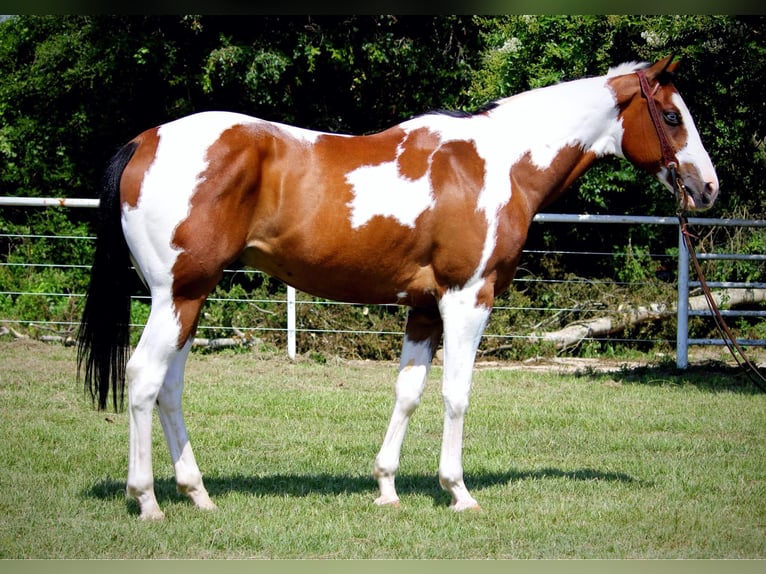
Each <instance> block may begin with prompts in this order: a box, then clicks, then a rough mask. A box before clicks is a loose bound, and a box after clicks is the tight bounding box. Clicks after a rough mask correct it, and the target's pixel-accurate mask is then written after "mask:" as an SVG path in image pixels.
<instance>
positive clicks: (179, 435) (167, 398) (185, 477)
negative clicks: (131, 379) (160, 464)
mask: <svg viewBox="0 0 766 574" xmlns="http://www.w3.org/2000/svg"><path fill="white" fill-rule="evenodd" d="M191 345H192V338H191V337H190V338H189V339H188V341H187V342H186V344H185V345H184V346H183V348H182V349H181V350H180V351H179V352H178V353H177V355H176V356H175V358H174V359H173V361H172V363H171V365H170V368H169V369H168V373H167V375H166V376H165V382H164V383H163V384H162V387H161V388H160V392H159V395H158V396H157V412H158V414H159V419H160V424H161V425H162V430H163V432H164V434H165V441H166V442H167V445H168V450H169V451H170V457H171V459H172V461H173V469H174V472H175V477H176V487H177V489H178V492H180V493H181V494H185V495H186V496H188V497H189V498H190V499H191V500H192V502H193V503H194V505H195V506H196V507H197V508H200V509H202V510H215V508H216V506H215V504H214V503H213V501H212V500H210V496H209V495H208V492H207V490H206V489H205V486H204V484H203V482H202V473H201V472H200V470H199V467H198V466H197V461H196V460H195V458H194V452H193V451H192V447H191V443H190V442H189V436H188V434H187V431H186V425H185V423H184V417H183V411H182V410H181V395H182V393H183V381H184V368H185V366H186V358H187V357H188V355H189V351H190V350H191Z"/></svg>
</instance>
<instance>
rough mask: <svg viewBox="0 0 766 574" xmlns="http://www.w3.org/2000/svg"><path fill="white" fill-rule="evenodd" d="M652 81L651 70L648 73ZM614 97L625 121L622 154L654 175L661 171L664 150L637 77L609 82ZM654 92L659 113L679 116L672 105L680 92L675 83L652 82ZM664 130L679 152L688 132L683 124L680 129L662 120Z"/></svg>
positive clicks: (633, 75) (623, 121) (620, 77)
mask: <svg viewBox="0 0 766 574" xmlns="http://www.w3.org/2000/svg"><path fill="white" fill-rule="evenodd" d="M647 78H649V71H647ZM608 83H609V85H610V86H611V88H612V90H613V91H614V93H615V95H616V96H617V102H618V107H619V110H620V112H619V114H620V117H621V118H622V125H623V129H624V132H623V133H624V136H623V139H622V152H623V154H624V155H625V157H626V158H627V159H628V160H629V161H631V162H632V163H634V164H636V165H637V166H638V167H640V168H641V169H644V170H646V171H648V172H649V173H651V174H656V173H658V172H659V171H660V169H662V167H663V166H662V151H661V149H660V141H659V138H658V137H657V132H656V130H655V127H654V124H653V123H652V119H651V117H650V116H649V114H648V113H647V105H646V100H645V99H644V97H643V96H642V95H641V89H640V87H639V82H638V76H636V74H627V75H624V76H617V77H615V78H611V79H610V80H609V81H608ZM651 87H652V89H654V88H655V87H656V88H657V89H656V90H655V91H654V94H653V96H652V97H653V98H654V100H655V102H656V105H657V110H658V111H659V112H660V114H662V112H663V111H675V112H676V113H678V114H679V116H680V111H679V110H678V109H677V108H676V106H675V104H673V101H672V96H673V94H675V93H677V90H676V89H675V87H674V86H673V85H672V84H665V85H659V86H657V82H656V80H652V81H651ZM663 128H664V130H665V134H666V135H667V137H668V140H669V142H670V145H671V146H672V147H673V149H675V150H679V149H681V148H683V147H684V146H685V145H686V140H687V139H688V133H687V131H686V128H685V127H684V125H683V124H680V125H678V126H672V125H669V124H668V123H667V122H664V121H663Z"/></svg>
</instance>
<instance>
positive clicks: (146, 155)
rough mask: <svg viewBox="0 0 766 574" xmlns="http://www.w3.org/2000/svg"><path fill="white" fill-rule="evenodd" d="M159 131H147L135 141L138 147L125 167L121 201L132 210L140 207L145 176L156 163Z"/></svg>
mask: <svg viewBox="0 0 766 574" xmlns="http://www.w3.org/2000/svg"><path fill="white" fill-rule="evenodd" d="M158 131H159V128H153V129H151V130H146V131H145V132H143V133H142V134H140V135H139V136H138V137H136V138H135V139H133V142H135V143H137V144H138V147H137V148H136V151H135V152H134V153H133V157H132V158H131V160H130V162H128V165H127V166H125V169H124V170H123V172H122V177H121V179H120V201H121V202H122V203H127V204H128V205H129V206H130V207H131V208H134V207H136V206H137V205H138V198H139V195H140V194H141V184H142V183H143V182H144V176H145V175H146V172H147V170H148V169H149V166H150V165H152V163H153V162H154V156H155V154H156V153H157V146H158V145H159V142H160V137H159V135H158Z"/></svg>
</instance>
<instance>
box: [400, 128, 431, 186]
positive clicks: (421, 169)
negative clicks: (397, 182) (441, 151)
mask: <svg viewBox="0 0 766 574" xmlns="http://www.w3.org/2000/svg"><path fill="white" fill-rule="evenodd" d="M439 141H440V140H439V136H438V134H435V133H434V132H432V131H431V130H429V129H428V128H418V129H416V130H413V131H412V132H410V133H409V134H407V138H406V139H405V140H404V141H403V142H402V146H401V147H402V152H401V154H400V155H399V161H398V168H399V174H401V175H402V176H403V177H406V178H407V179H411V180H416V179H420V178H421V177H423V176H424V175H425V174H426V172H427V171H428V158H429V157H430V156H431V154H432V153H433V151H434V148H435V147H436V146H437V145H439Z"/></svg>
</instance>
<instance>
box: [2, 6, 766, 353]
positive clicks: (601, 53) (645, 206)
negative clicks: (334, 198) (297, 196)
mask: <svg viewBox="0 0 766 574" xmlns="http://www.w3.org/2000/svg"><path fill="white" fill-rule="evenodd" d="M764 23H766V19H765V18H764V17H763V16H753V17H734V16H702V15H686V16H636V15H614V16H546V15H541V16H516V15H512V16H474V17H470V16H434V17H422V16H404V17H397V16H322V17H308V16H290V17H272V16H264V17H242V16H122V15H98V16H81V15H78V16H38V15H24V16H15V17H11V18H9V19H6V20H4V21H2V22H0V195H18V196H67V197H95V196H96V195H97V192H98V184H99V181H100V177H101V172H102V169H103V166H104V165H105V163H106V161H107V160H108V158H109V157H110V156H111V155H112V153H113V152H114V151H115V150H116V149H117V148H118V147H119V146H120V145H122V143H124V142H125V141H126V140H128V139H129V138H131V137H133V136H135V135H136V134H137V133H139V132H140V131H141V130H143V129H146V128H149V127H152V126H154V125H157V124H159V123H161V122H164V121H168V120H171V119H174V118H177V117H179V116H182V115H186V114H189V113H191V112H195V111H201V110H205V109H230V110H235V111H240V112H245V113H250V114H253V115H257V116H260V117H264V118H266V119H270V120H276V121H281V122H287V123H293V124H297V125H300V126H304V127H308V128H313V129H320V130H329V131H344V132H352V133H368V132H371V131H375V130H380V129H383V128H385V127H388V126H390V125H392V124H395V123H397V122H399V121H401V120H403V119H405V118H407V117H410V116H412V115H415V114H420V113H423V112H426V111H428V110H432V109H437V108H458V109H475V108H476V107H479V106H481V105H483V104H485V103H487V102H488V101H490V100H493V99H496V98H499V97H503V96H508V95H511V94H514V93H518V92H521V91H524V90H528V89H532V88H536V87H540V86H545V85H548V84H551V83H554V82H559V81H566V80H570V79H575V78H579V77H582V76H589V75H598V74H603V73H605V72H606V71H607V69H608V67H609V66H610V65H613V64H616V63H620V62H623V61H630V60H645V61H653V60H655V59H657V58H660V57H663V56H665V55H667V54H668V53H670V52H675V53H676V54H678V55H679V56H681V57H682V59H683V64H682V72H681V74H680V76H679V78H678V79H677V85H678V86H679V89H680V90H681V92H682V93H683V94H684V96H685V100H686V102H687V103H688V104H689V107H690V108H691V110H692V113H693V114H694V116H695V118H696V120H697V126H698V128H699V130H700V132H701V135H702V139H703V142H704V143H705V144H706V147H707V148H708V150H709V152H710V155H711V156H712V158H713V160H714V163H715V164H716V166H717V170H718V173H719V177H720V179H721V183H722V193H721V200H719V204H718V205H717V206H716V207H715V208H714V209H713V211H712V212H711V215H713V216H732V217H753V218H763V217H764V212H763V205H766V188H764V186H763V181H766V149H765V147H764V138H766V106H764V105H763V97H762V95H761V94H762V87H761V83H762V79H763V77H764V76H766V70H765V69H764V67H765V66H766V43H764V38H763V29H764ZM549 209H552V210H555V211H561V212H586V213H627V214H656V215H665V214H668V213H672V211H673V210H674V207H673V203H672V198H671V196H670V194H668V193H667V191H666V190H665V189H664V188H663V187H662V186H660V185H659V184H658V183H657V182H656V181H654V179H653V178H652V177H650V176H648V175H646V174H643V173H639V172H638V171H637V170H636V169H634V168H633V167H632V166H631V165H629V164H628V163H627V162H624V161H621V160H617V159H608V160H605V161H602V162H600V163H598V164H597V165H596V166H594V167H593V168H592V169H591V170H590V171H589V172H588V173H586V174H585V175H584V176H583V177H582V178H580V180H578V182H576V184H575V185H574V186H573V190H572V191H571V192H570V193H569V194H567V195H565V196H564V197H563V198H562V199H561V200H559V201H558V202H557V203H556V204H555V205H554V206H553V207H552V208H549ZM93 217H94V214H93V213H92V212H90V211H87V210H69V211H57V210H47V211H45V212H42V211H35V210H23V209H7V208H4V209H3V210H2V211H1V212H0V229H1V230H2V232H3V233H5V232H28V233H34V234H68V233H71V234H73V235H74V234H80V232H82V234H86V235H87V234H88V231H87V230H89V229H92V218H93ZM628 239H629V243H628ZM705 240H706V241H707V242H708V243H707V244H706V247H707V246H708V245H709V246H710V247H713V246H714V247H715V250H717V251H738V252H760V253H763V248H764V242H765V241H764V234H763V232H762V231H761V230H752V231H750V232H738V233H737V234H736V235H735V234H733V232H730V230H727V229H722V230H716V231H715V232H714V233H712V234H711V235H710V236H709V237H707V238H705ZM65 243H66V245H64V244H65ZM676 244H677V238H676V236H675V231H674V230H673V229H672V228H669V227H668V228H665V227H664V226H643V227H637V228H635V229H631V231H630V233H629V235H628V237H626V236H625V234H624V230H623V229H621V228H620V227H619V226H614V227H611V226H597V227H596V228H594V227H581V226H574V225H553V226H549V225H546V226H542V227H541V226H534V225H533V227H532V229H531V230H530V234H529V239H528V244H527V247H528V248H529V249H531V250H538V251H539V250H551V251H553V252H557V251H559V252H560V251H562V250H566V249H569V248H571V246H573V245H576V246H577V249H580V250H583V251H593V252H605V253H608V252H610V251H612V250H614V251H615V252H620V253H622V252H625V251H626V250H627V249H628V247H629V248H630V251H629V255H628V259H627V260H623V259H620V258H617V257H615V258H608V257H607V258H605V259H601V260H600V261H597V262H596V261H595V260H591V261H589V262H583V260H582V259H580V258H573V257H571V256H565V255H560V254H556V253H553V254H549V255H546V256H544V257H543V256H540V257H527V258H525V259H524V261H522V265H523V266H524V267H525V269H524V272H525V273H529V274H532V275H536V276H539V277H550V276H553V275H557V276H579V277H592V278H598V279H599V280H603V281H614V280H617V281H620V280H630V281H645V282H650V283H651V282H652V280H653V273H654V270H655V269H656V266H657V264H656V263H655V259H656V257H657V256H656V255H649V254H669V253H670V252H672V250H674V249H675V246H676ZM0 247H1V248H2V256H0V257H2V261H3V262H8V263H13V262H14V261H16V260H21V259H24V260H26V261H35V262H38V263H43V262H50V263H53V262H55V263H58V264H65V265H87V264H89V262H90V259H89V258H90V249H91V248H92V246H91V245H90V244H89V242H80V241H69V242H61V241H45V240H38V239H35V240H32V239H25V240H23V241H21V242H20V243H17V242H15V241H14V242H11V241H10V240H7V239H3V238H0ZM54 254H55V258H54V257H53V255H54ZM706 269H710V273H711V277H715V278H720V279H726V280H746V279H759V278H762V277H763V276H764V275H765V274H766V269H764V264H763V262H741V261H734V262H727V263H722V264H718V263H717V264H716V265H715V266H713V265H712V264H711V263H706ZM240 279H241V278H237V279H234V280H231V281H229V282H226V281H225V282H224V284H223V285H222V286H220V287H219V289H218V290H217V291H216V292H215V293H214V294H213V297H219V298H227V299H236V301H232V300H229V301H224V302H221V305H217V304H216V305H209V306H208V307H206V311H205V312H206V313H208V314H209V319H210V324H211V325H214V326H216V329H217V330H212V331H210V332H207V333H202V334H201V335H207V336H227V335H228V334H230V333H231V329H233V328H242V327H246V326H248V325H258V326H265V327H273V326H275V325H276V322H277V321H278V320H279V321H281V319H278V317H279V316H281V315H282V313H276V314H274V315H272V314H270V313H272V312H273V308H272V307H269V306H268V305H264V304H261V303H254V302H253V301H257V300H260V299H261V298H262V297H261V296H262V294H264V293H269V294H271V295H273V294H274V293H275V289H279V288H280V287H275V285H274V284H272V283H269V282H261V283H258V282H253V281H246V280H240ZM0 283H2V286H3V288H4V289H3V290H8V291H19V292H35V293H40V292H42V293H48V292H50V293H58V292H64V293H67V292H72V293H81V292H83V291H84V287H85V284H86V283H87V271H86V270H84V269H79V268H74V269H70V270H69V271H68V272H67V273H66V275H65V274H63V273H62V270H61V269H59V268H54V267H50V268H48V267H38V268H34V269H32V270H24V269H23V268H21V267H15V266H9V265H6V266H0ZM137 292H140V288H138V287H137ZM588 297H589V294H588V293H578V294H575V293H562V292H561V290H560V288H559V287H555V286H554V287H551V288H548V289H547V290H539V291H538V290H537V289H530V288H527V287H524V291H523V292H522V293H521V294H513V293H511V294H509V295H507V296H506V297H505V298H502V299H501V300H500V304H501V306H503V305H505V302H506V300H507V301H509V302H510V301H511V300H514V299H518V300H519V301H514V302H511V303H509V304H507V305H505V306H506V307H508V308H507V309H505V310H504V311H502V313H497V314H496V319H498V322H499V325H500V326H499V327H498V328H499V329H502V330H503V331H504V332H506V333H507V332H508V331H513V332H518V331H519V330H520V329H522V328H526V327H527V326H534V325H535V324H536V323H537V322H539V321H540V320H541V319H540V317H539V316H536V314H535V313H531V312H529V311H522V310H521V309H523V308H525V307H530V306H532V307H534V306H542V307H549V308H551V307H555V306H556V305H561V306H562V307H564V306H571V305H572V301H573V300H575V299H577V298H580V300H588V299H587V298H588ZM525 298H526V299H529V301H534V303H532V304H528V303H524V302H523V301H521V300H522V299H525ZM565 300H568V302H567V301H565ZM71 301H72V302H71V303H67V304H63V305H62V304H60V303H58V302H56V301H54V300H48V299H46V297H45V296H42V295H13V296H5V297H4V298H3V299H2V300H0V310H2V313H3V317H6V318H16V319H35V318H37V319H39V318H41V317H48V318H52V319H56V320H59V319H60V320H65V319H66V318H70V317H76V316H77V310H78V308H79V300H78V299H77V298H72V299H71ZM146 308H147V306H146V303H145V302H142V301H136V302H135V303H134V322H140V321H141V319H140V317H142V316H144V315H145V314H146V312H147V311H146ZM498 315H500V317H498ZM560 319H561V320H562V321H563V320H566V319H570V320H571V319H574V317H572V316H568V315H566V314H562V315H561V317H560ZM299 321H301V322H302V325H304V326H305V327H306V328H311V327H312V326H317V327H322V328H326V329H328V330H335V331H338V333H336V334H333V335H327V337H326V338H327V341H328V342H329V343H328V344H329V345H330V346H331V347H334V348H336V349H342V350H344V352H345V350H347V349H353V350H352V351H350V352H351V353H352V354H353V353H358V354H359V355H360V356H375V357H380V358H389V357H393V356H396V354H397V353H398V347H399V344H400V343H399V340H398V338H396V337H389V338H390V339H391V342H390V343H388V342H387V338H386V337H380V336H370V340H369V341H368V340H366V339H365V338H364V337H361V338H350V337H349V336H347V335H345V334H344V333H343V332H342V331H344V330H345V329H346V326H347V325H350V324H361V325H366V326H367V327H370V328H373V329H376V330H380V331H384V332H388V331H400V330H401V328H402V322H403V312H402V311H400V310H398V311H396V312H390V311H388V310H386V309H377V308H372V307H370V308H365V307H359V308H353V310H351V311H347V312H340V313H336V310H335V309H333V308H332V307H330V306H322V307H319V308H318V307H316V306H312V305H301V306H299ZM280 326H281V325H280ZM279 337H281V335H275V338H276V339H277V342H278V343H280V344H281V341H279V340H278V338H279ZM381 340H384V341H386V342H385V343H383V344H381ZM510 352H511V353H517V352H518V351H517V350H513V351H510ZM535 352H537V351H536V350H535Z"/></svg>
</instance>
